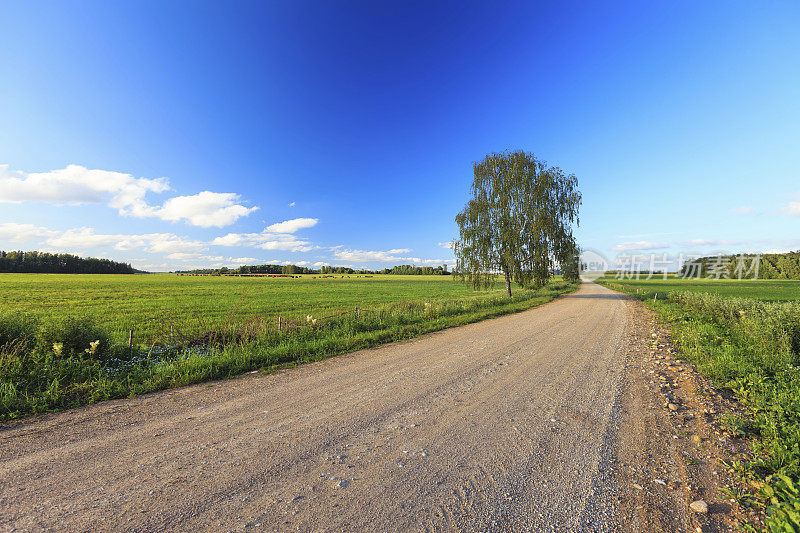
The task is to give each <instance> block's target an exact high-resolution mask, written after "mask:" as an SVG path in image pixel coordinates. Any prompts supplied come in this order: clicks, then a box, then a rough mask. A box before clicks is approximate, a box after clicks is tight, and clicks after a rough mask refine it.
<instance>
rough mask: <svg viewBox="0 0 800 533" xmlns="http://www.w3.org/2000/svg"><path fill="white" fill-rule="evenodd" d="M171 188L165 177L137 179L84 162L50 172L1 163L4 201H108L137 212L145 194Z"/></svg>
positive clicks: (1, 198) (0, 196)
mask: <svg viewBox="0 0 800 533" xmlns="http://www.w3.org/2000/svg"><path fill="white" fill-rule="evenodd" d="M167 190H169V185H168V184H167V180H166V179H164V178H158V179H146V178H134V177H133V176H131V175H130V174H124V173H122V172H113V171H109V170H89V169H87V168H86V167H82V166H80V165H69V166H67V167H66V168H62V169H59V170H52V171H50V172H30V173H23V172H11V171H9V170H8V165H0V202H11V203H20V202H56V203H68V204H91V203H105V204H108V205H110V206H111V207H114V208H116V209H120V210H121V211H122V210H128V211H130V213H129V214H134V212H136V211H138V210H139V209H140V208H142V207H146V204H145V202H144V197H145V194H147V193H148V192H155V193H161V192H164V191H167Z"/></svg>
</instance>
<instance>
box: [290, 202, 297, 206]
mask: <svg viewBox="0 0 800 533" xmlns="http://www.w3.org/2000/svg"><path fill="white" fill-rule="evenodd" d="M296 205H297V202H289V207H294V206H296Z"/></svg>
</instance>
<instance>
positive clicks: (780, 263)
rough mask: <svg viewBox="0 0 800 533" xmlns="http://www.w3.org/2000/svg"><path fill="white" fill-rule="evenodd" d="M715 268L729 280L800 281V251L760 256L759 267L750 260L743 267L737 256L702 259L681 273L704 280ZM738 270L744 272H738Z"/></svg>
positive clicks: (690, 264) (692, 263) (688, 263)
mask: <svg viewBox="0 0 800 533" xmlns="http://www.w3.org/2000/svg"><path fill="white" fill-rule="evenodd" d="M753 257H755V256H753ZM742 266H744V268H742ZM755 266H757V269H756V268H751V267H755ZM715 268H716V269H718V270H719V272H720V275H721V276H722V277H724V278H727V279H739V278H742V277H747V278H753V276H754V274H755V275H757V277H758V279H798V280H800V251H796V252H787V253H783V254H763V255H761V256H760V259H759V261H758V265H751V264H750V260H749V259H748V260H745V263H744V265H742V264H741V263H740V256H735V255H724V256H713V257H700V258H698V259H696V260H694V261H691V262H687V263H686V264H684V265H683V267H682V269H681V273H682V274H686V275H694V276H699V277H701V278H702V277H706V276H708V275H709V274H710V272H711V270H713V269H715ZM737 268H738V269H740V270H742V272H740V271H737ZM740 273H741V274H742V275H741V276H740V275H739V274H740Z"/></svg>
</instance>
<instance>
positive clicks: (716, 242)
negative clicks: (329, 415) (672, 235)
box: [678, 239, 742, 246]
mask: <svg viewBox="0 0 800 533" xmlns="http://www.w3.org/2000/svg"><path fill="white" fill-rule="evenodd" d="M678 244H679V245H680V246H734V245H738V244H742V241H735V240H729V239H692V240H690V241H683V242H679V243H678Z"/></svg>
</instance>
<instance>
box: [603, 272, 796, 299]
mask: <svg viewBox="0 0 800 533" xmlns="http://www.w3.org/2000/svg"><path fill="white" fill-rule="evenodd" d="M597 281H598V283H606V284H608V283H611V284H614V283H616V284H620V285H623V286H625V287H630V288H632V289H633V291H634V292H635V291H636V289H639V290H640V291H646V292H664V293H669V292H681V291H686V292H692V293H711V294H717V295H719V296H726V297H736V298H755V299H757V300H763V301H768V302H788V301H794V300H800V280H776V279H764V280H726V279H720V280H715V279H686V280H685V279H681V278H676V277H673V276H670V277H667V279H663V278H662V277H660V276H655V277H653V278H652V279H649V280H646V279H639V280H636V279H624V280H620V279H616V278H614V277H605V278H600V279H598V280H597Z"/></svg>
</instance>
